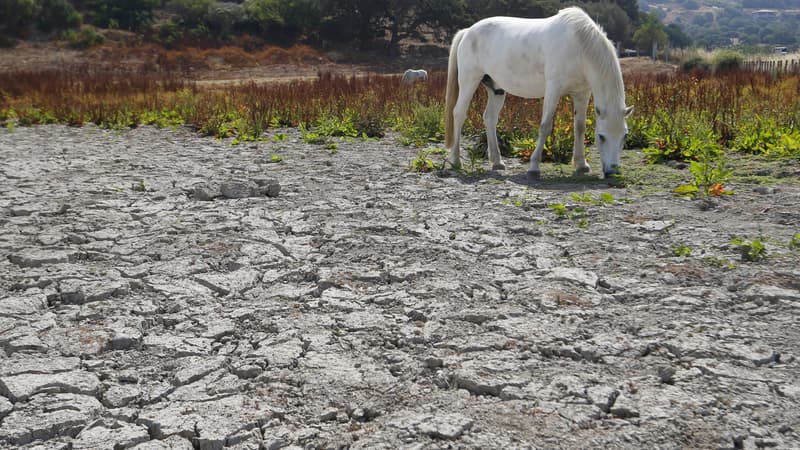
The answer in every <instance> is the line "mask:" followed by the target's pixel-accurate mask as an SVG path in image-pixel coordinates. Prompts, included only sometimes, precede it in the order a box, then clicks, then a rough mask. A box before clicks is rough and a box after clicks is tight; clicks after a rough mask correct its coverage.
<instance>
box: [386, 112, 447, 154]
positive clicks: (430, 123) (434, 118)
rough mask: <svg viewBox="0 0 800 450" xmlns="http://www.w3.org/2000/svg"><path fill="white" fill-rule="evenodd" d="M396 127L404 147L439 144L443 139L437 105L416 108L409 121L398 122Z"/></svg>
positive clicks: (442, 129) (441, 117) (442, 126)
mask: <svg viewBox="0 0 800 450" xmlns="http://www.w3.org/2000/svg"><path fill="white" fill-rule="evenodd" d="M397 127H398V128H399V131H400V135H401V137H402V138H403V144H404V145H416V146H417V147H421V146H423V145H426V144H428V143H431V142H441V141H442V140H443V139H444V118H443V115H442V106H441V105H440V104H439V103H434V104H432V105H429V106H417V107H416V108H415V109H414V112H413V116H412V119H411V121H403V120H400V121H399V123H398V126H397Z"/></svg>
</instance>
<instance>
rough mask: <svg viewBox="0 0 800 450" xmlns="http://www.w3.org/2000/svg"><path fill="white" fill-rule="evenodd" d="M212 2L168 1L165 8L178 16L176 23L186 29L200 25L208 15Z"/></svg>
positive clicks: (197, 0)
mask: <svg viewBox="0 0 800 450" xmlns="http://www.w3.org/2000/svg"><path fill="white" fill-rule="evenodd" d="M214 3H215V2H214V1H213V0H170V2H169V3H167V8H168V9H169V10H171V11H173V12H174V13H176V14H177V15H178V21H179V22H180V23H181V24H182V25H183V26H185V27H187V28H193V27H196V26H198V25H200V24H202V23H203V22H204V21H205V19H206V16H207V15H208V12H209V10H210V9H211V6H212V5H213V4H214Z"/></svg>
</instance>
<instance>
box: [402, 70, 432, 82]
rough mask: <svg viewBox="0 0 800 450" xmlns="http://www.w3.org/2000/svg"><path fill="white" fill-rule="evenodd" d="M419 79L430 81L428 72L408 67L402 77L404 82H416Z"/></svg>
mask: <svg viewBox="0 0 800 450" xmlns="http://www.w3.org/2000/svg"><path fill="white" fill-rule="evenodd" d="M417 81H428V72H426V71H425V70H422V69H420V70H414V69H408V70H406V71H405V73H403V78H401V79H400V82H401V83H403V84H414V83H416V82H417Z"/></svg>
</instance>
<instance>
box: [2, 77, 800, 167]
mask: <svg viewBox="0 0 800 450" xmlns="http://www.w3.org/2000/svg"><path fill="white" fill-rule="evenodd" d="M445 83H446V76H445V74H444V73H443V72H434V73H432V74H431V76H430V78H429V81H428V82H427V83H424V84H417V85H415V86H413V87H406V86H401V85H400V83H399V78H398V77H397V76H389V75H375V74H366V75H361V76H342V75H334V74H331V73H320V74H319V76H318V77H317V78H316V79H313V80H297V81H290V82H273V83H247V84H238V85H230V86H223V87H201V86H199V85H197V84H195V83H193V82H191V81H186V79H185V77H184V76H183V75H182V74H181V73H180V72H169V71H162V72H155V73H153V72H150V71H144V70H139V71H137V70H121V69H92V68H87V67H79V66H78V67H62V68H60V69H55V70H42V71H28V72H22V71H19V72H11V73H0V121H2V120H8V119H12V120H17V121H19V122H20V123H21V124H37V123H49V122H59V123H68V124H72V125H81V124H85V123H95V124H98V125H100V126H104V127H110V128H120V127H129V126H136V125H138V124H143V123H154V124H157V125H162V126H163V125H174V124H177V123H186V124H192V125H194V126H195V127H196V128H197V129H198V130H200V131H201V132H203V133H205V134H208V135H212V136H217V137H228V136H239V137H248V138H258V137H259V136H260V135H261V133H262V132H264V131H265V130H268V129H269V128H274V127H297V126H299V125H300V124H305V125H306V126H311V127H314V126H318V125H321V124H325V123H327V124H331V123H334V124H335V123H349V124H351V125H352V127H353V128H354V129H355V130H356V131H357V132H358V133H359V134H361V133H362V132H363V133H365V134H369V135H371V136H375V135H380V134H381V133H382V131H383V129H386V128H388V127H391V126H396V127H403V126H409V124H415V123H416V126H418V127H419V126H420V125H419V121H420V119H421V116H420V114H421V112H424V113H425V114H426V117H425V121H426V123H428V124H435V123H436V121H435V120H432V119H431V118H430V116H431V111H433V112H434V113H435V112H436V111H438V114H441V104H442V99H443V97H444V90H445ZM625 83H626V89H627V103H628V104H629V105H634V106H635V107H636V110H635V113H634V114H635V115H634V117H632V118H631V119H629V122H630V123H634V124H635V129H636V138H637V140H636V143H637V144H639V145H642V144H652V143H653V141H655V140H656V139H657V138H658V136H654V135H653V133H655V131H654V130H656V131H657V130H663V129H672V128H674V127H675V124H667V123H665V122H668V121H670V120H671V119H670V118H674V117H680V118H681V120H682V121H687V123H691V122H693V121H702V122H703V123H704V124H707V126H708V127H710V129H711V130H712V131H713V136H714V137H715V139H717V140H718V141H719V143H720V144H722V145H723V146H726V147H727V146H730V144H731V143H732V142H733V141H734V140H736V139H737V138H739V139H740V141H741V133H746V132H748V131H747V130H748V128H747V127H746V126H745V125H744V124H747V123H750V122H752V121H753V120H754V119H755V118H758V120H760V121H761V122H762V123H770V124H774V125H775V126H776V127H780V128H781V129H784V130H798V129H800V79H799V78H798V76H796V75H794V76H792V75H774V74H772V75H771V74H765V73H755V72H746V71H741V70H735V69H734V70H730V71H726V72H724V73H723V72H719V73H715V74H712V73H708V72H694V73H691V74H686V73H678V74H674V75H631V76H628V77H626V80H625ZM485 101H486V93H485V92H484V90H483V89H478V92H477V93H476V96H475V99H474V100H473V102H472V104H471V107H470V109H469V113H468V119H467V123H466V124H465V133H467V134H479V133H480V132H481V131H482V129H483V122H482V118H481V114H482V110H483V107H484V105H485ZM571 109H572V108H571V103H570V102H569V101H568V100H566V99H565V100H562V102H561V104H560V105H559V108H558V111H557V117H556V128H555V131H554V136H553V137H552V138H551V139H550V142H551V144H550V150H551V151H550V154H551V155H553V156H555V154H554V153H553V151H555V150H556V149H558V148H563V147H565V146H567V147H569V146H571V145H569V144H571V140H572V138H573V137H572V111H571ZM591 110H593V108H592V109H591ZM540 117H541V102H540V101H539V100H526V99H521V98H517V97H511V96H509V97H508V99H507V101H506V105H505V107H504V108H503V110H502V113H501V116H500V123H499V126H498V128H499V133H500V134H501V135H503V136H507V137H508V138H509V140H512V139H525V138H535V136H536V132H537V130H538V126H539V121H540ZM415 120H416V122H415ZM337 121H339V122H337ZM750 128H752V127H750ZM366 130H369V133H367V131H366ZM674 131H675V132H676V133H680V132H681V131H682V130H674ZM431 134H432V136H431V138H428V139H427V140H430V139H434V140H435V139H437V136H436V133H431ZM589 140H591V133H590V134H589ZM425 145H427V142H426V143H425Z"/></svg>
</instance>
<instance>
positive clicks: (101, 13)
mask: <svg viewBox="0 0 800 450" xmlns="http://www.w3.org/2000/svg"><path fill="white" fill-rule="evenodd" d="M159 3H160V2H159V0H85V1H84V7H85V8H86V11H87V16H88V18H89V21H90V22H91V23H92V24H93V25H97V26H99V27H103V28H121V29H123V30H131V31H139V30H142V29H144V28H145V27H146V26H148V25H150V23H151V22H152V20H153V9H155V7H156V6H158V5H159Z"/></svg>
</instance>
